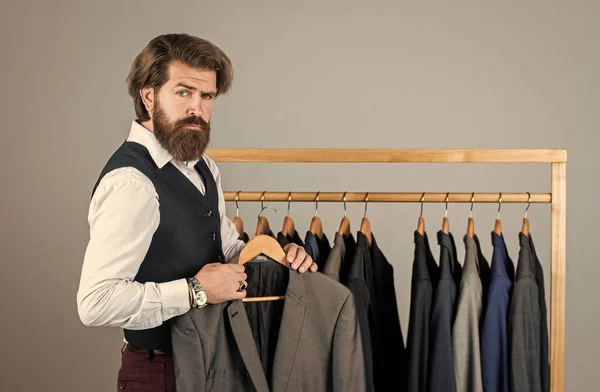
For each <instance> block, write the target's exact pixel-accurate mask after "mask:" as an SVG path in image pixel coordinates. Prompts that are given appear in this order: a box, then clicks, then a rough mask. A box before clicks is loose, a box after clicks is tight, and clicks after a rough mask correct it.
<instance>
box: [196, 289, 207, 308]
mask: <svg viewBox="0 0 600 392" xmlns="http://www.w3.org/2000/svg"><path fill="white" fill-rule="evenodd" d="M196 298H197V299H198V305H204V304H206V302H207V301H208V295H207V294H206V291H204V290H201V291H199V292H198V295H197V296H196Z"/></svg>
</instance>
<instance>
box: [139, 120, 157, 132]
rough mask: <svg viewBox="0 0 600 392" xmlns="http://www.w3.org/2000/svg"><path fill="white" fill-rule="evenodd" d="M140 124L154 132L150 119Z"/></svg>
mask: <svg viewBox="0 0 600 392" xmlns="http://www.w3.org/2000/svg"><path fill="white" fill-rule="evenodd" d="M140 124H142V126H143V127H144V128H146V129H147V130H149V131H150V132H154V127H153V126H152V120H147V121H144V122H142V123H140Z"/></svg>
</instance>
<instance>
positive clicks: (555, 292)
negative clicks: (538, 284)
mask: <svg viewBox="0 0 600 392" xmlns="http://www.w3.org/2000/svg"><path fill="white" fill-rule="evenodd" d="M206 153H207V155H208V156H210V157H211V158H212V159H213V160H214V161H215V162H311V163H334V162H335V163H339V162H349V163H350V162H353V163H360V162H363V163H366V162H370V163H384V162H389V163H403V162H406V163H550V164H551V180H552V183H551V188H552V189H551V192H550V193H532V194H531V202H532V203H551V206H552V208H551V214H552V235H551V277H552V279H551V280H552V283H551V293H550V294H551V295H550V302H551V303H550V385H551V391H552V392H564V372H565V305H566V302H565V278H566V249H567V244H566V218H567V211H566V194H567V185H566V163H567V151H566V150H564V149H545V150H531V149H509V150H501V149H318V148H317V149H208V150H207V152H206ZM236 194H237V192H234V191H229V192H225V200H227V201H233V200H235V196H236ZM289 195H290V194H289V192H262V191H254V192H241V193H240V194H239V201H260V200H261V198H263V196H264V200H265V201H287V200H288V197H289ZM291 196H292V200H294V201H314V200H315V197H316V192H292V194H291ZM346 196H347V197H346V201H348V202H353V201H354V202H358V201H364V199H365V196H366V194H365V193H351V192H348V193H347V195H346ZM528 196H529V195H528V194H527V193H503V194H502V202H503V203H526V202H527V201H528ZM342 197H343V192H321V193H320V194H319V202H321V201H338V202H339V201H342ZM498 198H499V194H497V193H479V194H477V198H476V201H475V202H476V203H485V202H489V203H496V202H497V201H498ZM445 200H446V193H427V200H426V202H445ZM420 201H421V193H405V192H394V193H372V192H369V203H371V202H420ZM470 201H471V193H470V192H468V193H467V192H466V193H450V194H449V197H448V202H450V203H467V202H470Z"/></svg>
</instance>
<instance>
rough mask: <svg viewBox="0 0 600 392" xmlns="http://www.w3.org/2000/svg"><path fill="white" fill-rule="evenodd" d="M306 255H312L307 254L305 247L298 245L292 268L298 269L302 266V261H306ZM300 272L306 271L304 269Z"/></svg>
mask: <svg viewBox="0 0 600 392" xmlns="http://www.w3.org/2000/svg"><path fill="white" fill-rule="evenodd" d="M306 257H310V256H307V254H306V251H305V250H304V248H301V247H298V248H297V250H296V257H295V258H294V262H293V263H292V268H293V269H298V267H300V266H301V265H302V263H303V262H304V260H305V259H306ZM300 272H304V271H300Z"/></svg>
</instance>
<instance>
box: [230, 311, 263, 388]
mask: <svg viewBox="0 0 600 392" xmlns="http://www.w3.org/2000/svg"><path fill="white" fill-rule="evenodd" d="M227 314H228V317H229V322H230V324H231V329H232V331H233V336H234V337H235V341H236V343H237V346H238V349H239V350H240V354H241V355H242V360H243V361H244V364H245V365H246V370H248V374H249V375H250V378H251V379H252V383H253V384H254V388H256V391H257V392H269V385H268V384H267V378H266V377H265V373H264V371H263V368H262V364H261V362H260V358H259V356H258V351H257V350H256V343H255V342H254V336H253V335H252V330H251V329H250V324H249V323H248V315H247V314H246V309H245V308H244V305H243V303H242V301H240V300H237V301H233V302H232V303H231V304H230V305H229V306H228V307H227Z"/></svg>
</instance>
